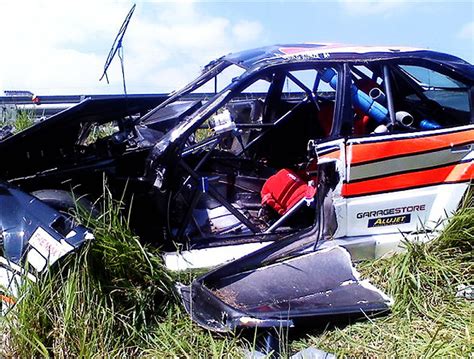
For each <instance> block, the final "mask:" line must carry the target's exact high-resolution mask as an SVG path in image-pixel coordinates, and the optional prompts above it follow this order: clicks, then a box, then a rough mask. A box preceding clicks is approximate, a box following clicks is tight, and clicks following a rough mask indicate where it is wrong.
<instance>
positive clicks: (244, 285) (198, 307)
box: [178, 162, 392, 332]
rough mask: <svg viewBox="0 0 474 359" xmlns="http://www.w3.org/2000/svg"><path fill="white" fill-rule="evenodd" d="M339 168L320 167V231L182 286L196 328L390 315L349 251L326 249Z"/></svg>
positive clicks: (317, 222)
mask: <svg viewBox="0 0 474 359" xmlns="http://www.w3.org/2000/svg"><path fill="white" fill-rule="evenodd" d="M333 171H334V162H328V163H325V164H321V165H320V166H319V171H318V177H319V178H320V181H319V185H318V193H317V195H316V201H317V208H321V209H322V210H321V211H320V212H319V213H318V216H317V217H316V220H315V223H314V226H313V227H312V229H310V230H307V231H302V232H300V233H296V234H294V235H290V236H288V237H286V238H284V239H282V240H280V241H277V242H275V243H273V244H270V245H268V246H267V247H265V248H262V249H260V250H257V251H255V252H253V253H251V254H249V255H247V256H244V257H242V258H240V259H238V260H235V261H233V262H231V263H229V264H227V265H224V266H222V267H220V268H217V269H215V270H213V271H211V272H209V273H207V274H204V275H203V276H201V277H200V278H198V279H196V280H194V281H193V282H192V284H191V285H189V286H182V285H179V286H178V291H179V293H180V295H181V298H182V301H183V304H184V306H185V308H186V310H187V311H188V313H189V314H190V316H191V318H192V319H193V320H194V321H195V322H196V323H198V324H199V325H201V326H203V327H205V328H207V329H210V330H214V331H218V332H225V331H230V330H235V329H238V328H249V327H259V328H267V327H270V328H271V327H280V326H287V327H288V326H293V325H297V323H298V322H301V321H305V320H308V319H318V321H321V322H328V321H334V320H335V319H336V318H338V317H341V316H342V317H363V316H364V315H368V314H378V313H383V312H388V310H389V308H390V305H391V303H392V300H391V299H390V298H389V297H388V296H386V295H385V294H384V293H382V292H381V291H380V290H378V289H377V288H375V287H374V286H372V285H371V284H370V283H369V282H368V281H367V280H361V279H360V276H359V274H358V273H357V271H356V270H355V268H354V267H353V264H352V259H351V256H350V254H349V252H348V251H347V249H345V248H343V247H340V246H332V247H329V248H324V249H321V248H320V247H319V245H318V244H319V243H320V240H322V239H324V238H325V236H327V233H328V227H330V226H331V225H332V220H331V217H330V216H328V215H327V214H326V213H324V212H325V211H324V208H325V206H324V205H322V204H323V203H324V202H325V199H327V198H329V197H330V196H331V194H332V191H333V187H334V183H333V179H332V176H331V175H330V174H331V173H333ZM326 209H328V208H326Z"/></svg>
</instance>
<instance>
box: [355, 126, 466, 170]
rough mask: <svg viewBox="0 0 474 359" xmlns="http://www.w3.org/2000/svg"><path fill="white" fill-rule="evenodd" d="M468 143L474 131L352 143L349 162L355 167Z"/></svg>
mask: <svg viewBox="0 0 474 359" xmlns="http://www.w3.org/2000/svg"><path fill="white" fill-rule="evenodd" d="M466 142H474V130H466V131H462V132H456V133H446V134H442V135H434V136H426V137H422V138H418V137H414V138H405V139H399V140H395V139H392V140H387V141H384V142H377V143H360V144H357V143H351V145H350V146H349V151H348V162H349V163H351V164H352V165H354V164H358V163H363V162H369V161H375V160H382V159H384V158H388V157H396V156H403V155H409V154H414V153H417V152H424V151H435V150H437V149H440V148H444V147H449V146H451V145H456V144H461V143H466Z"/></svg>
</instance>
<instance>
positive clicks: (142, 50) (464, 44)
mask: <svg viewBox="0 0 474 359" xmlns="http://www.w3.org/2000/svg"><path fill="white" fill-rule="evenodd" d="M133 3H136V4H137V7H136V10H135V13H134V15H133V17H132V19H131V22H130V25H129V28H128V30H127V33H126V35H125V37H124V41H123V46H124V61H125V76H126V80H127V90H128V93H167V92H169V91H172V90H174V89H177V88H179V87H181V86H183V85H184V84H186V83H188V82H189V81H191V80H192V79H193V78H194V77H196V76H197V74H198V73H199V71H200V70H201V69H202V67H203V66H204V65H206V64H207V63H208V62H209V61H211V60H213V59H215V58H217V57H220V56H222V55H225V54H227V53H229V52H236V51H240V50H245V49H249V48H254V47H259V46H265V45H272V44H278V43H300V42H337V43H347V44H360V45H389V46H412V47H422V48H428V49H432V50H436V51H441V52H446V53H450V54H452V55H455V56H459V57H461V58H463V59H464V60H467V61H469V62H470V63H474V1H445V2H444V1H421V0H418V1H405V0H398V1H385V0H379V1H360V0H359V1H358V0H336V1H326V2H324V1H219V2H216V1H175V2H163V1H146V2H143V1H135V2H133V1H100V0H96V1H90V2H89V1H87V0H82V1H70V0H63V1H57V2H56V1H52V0H50V1H21V0H15V1H12V0H8V1H5V0H0V36H1V37H0V44H1V50H0V95H3V91H4V90H28V91H31V92H33V93H34V94H36V95H79V94H101V93H102V94H106V93H123V87H122V76H121V72H120V63H119V61H118V58H117V59H115V60H114V62H113V63H112V65H111V68H110V70H109V80H110V83H109V84H107V82H106V81H105V80H102V81H101V82H99V78H100V76H101V74H102V70H103V66H104V62H105V59H106V57H107V54H108V52H109V50H110V46H111V45H112V42H113V40H114V38H115V35H116V33H117V31H118V29H119V28H120V25H121V24H122V21H123V19H124V18H125V16H126V14H127V13H128V11H129V9H130V8H131V6H132V5H133Z"/></svg>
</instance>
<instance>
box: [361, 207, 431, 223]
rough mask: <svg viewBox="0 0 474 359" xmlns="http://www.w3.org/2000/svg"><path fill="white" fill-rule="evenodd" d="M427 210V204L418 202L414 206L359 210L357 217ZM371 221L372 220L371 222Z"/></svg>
mask: <svg viewBox="0 0 474 359" xmlns="http://www.w3.org/2000/svg"><path fill="white" fill-rule="evenodd" d="M424 210H426V204H416V205H413V206H406V207H394V208H385V209H379V210H376V211H367V212H359V213H357V215H356V217H357V219H363V218H372V217H382V216H390V215H397V214H400V215H401V214H404V213H412V212H418V211H424ZM369 223H370V222H369Z"/></svg>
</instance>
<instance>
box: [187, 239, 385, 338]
mask: <svg viewBox="0 0 474 359" xmlns="http://www.w3.org/2000/svg"><path fill="white" fill-rule="evenodd" d="M269 249H270V248H267V249H266V250H269ZM231 265H232V266H237V267H238V268H239V266H238V264H237V263H231ZM221 270H222V272H226V269H225V268H222V269H221ZM221 270H217V271H215V272H213V273H212V274H210V275H205V276H203V277H201V278H200V279H198V280H196V281H195V282H193V284H192V285H191V286H189V287H187V286H182V287H179V291H180V293H181V296H182V298H183V303H184V306H185V308H186V310H187V311H188V313H189V314H190V316H191V318H192V319H193V320H194V321H195V322H196V323H198V324H199V325H200V326H202V327H204V328H207V329H210V330H213V331H218V332H225V331H230V330H235V329H238V328H253V327H259V328H265V327H279V326H293V325H295V323H297V322H298V321H303V320H308V319H319V321H334V320H335V319H336V318H337V317H338V316H345V317H359V318H360V317H363V316H364V315H371V314H376V313H382V312H388V310H389V308H390V305H391V299H390V298H389V297H387V296H386V295H385V294H384V293H382V292H381V291H379V290H378V289H377V288H375V287H374V286H373V285H371V284H370V282H368V281H366V280H360V278H359V275H358V273H357V272H356V271H355V269H354V267H353V266H352V262H351V258H350V255H349V253H348V252H347V251H346V250H345V249H343V248H342V247H332V248H329V249H322V250H318V251H314V252H313V251H312V252H309V253H306V254H303V255H299V256H296V257H294V258H290V259H283V260H281V261H276V262H271V263H267V264H264V265H261V266H260V267H257V268H255V269H248V270H242V271H237V270H236V271H232V274H230V273H225V274H224V275H222V276H221V275H220V274H221Z"/></svg>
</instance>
